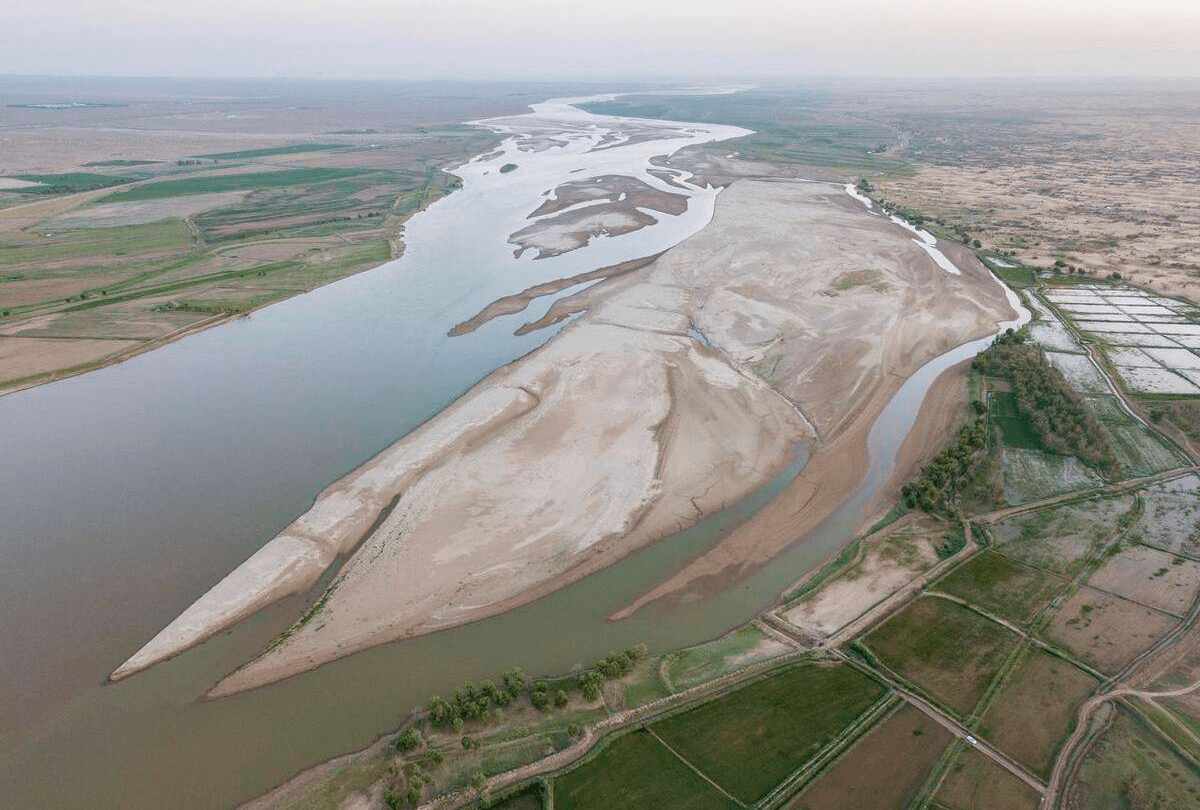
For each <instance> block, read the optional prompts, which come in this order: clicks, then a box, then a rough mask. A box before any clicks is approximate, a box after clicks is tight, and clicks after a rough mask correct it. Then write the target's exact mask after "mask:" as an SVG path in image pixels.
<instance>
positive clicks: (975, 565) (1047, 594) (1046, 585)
mask: <svg viewBox="0 0 1200 810" xmlns="http://www.w3.org/2000/svg"><path fill="white" fill-rule="evenodd" d="M1066 585H1067V581H1066V580H1065V579H1062V578H1061V577H1057V576H1055V575H1053V574H1049V573H1046V572H1045V571H1042V570H1040V569H1037V568H1031V567H1030V566H1028V565H1025V564H1023V563H1019V562H1016V561H1015V560H1010V559H1009V558H1008V557H1005V556H1003V555H1001V554H996V553H995V552H993V551H984V552H983V553H982V554H977V555H975V556H974V557H973V558H971V559H970V560H968V561H967V562H966V563H964V564H963V565H960V566H958V567H957V568H955V569H954V570H953V571H951V572H950V573H949V574H947V575H946V576H944V577H942V579H940V580H938V582H937V584H936V585H935V587H936V588H937V589H938V590H940V591H945V592H946V593H949V594H953V595H954V596H958V597H961V598H963V599H965V600H967V601H968V602H971V603H973V604H976V605H978V606H979V607H981V608H983V609H985V610H988V611H990V612H992V613H994V614H996V615H997V616H1000V617H1001V618H1004V619H1009V620H1011V621H1015V622H1018V623H1020V624H1027V623H1029V622H1030V621H1031V620H1032V619H1033V617H1034V616H1035V615H1036V614H1037V612H1038V611H1039V610H1040V609H1041V608H1042V607H1043V606H1045V605H1046V604H1047V603H1048V602H1049V601H1050V600H1051V599H1053V598H1054V596H1055V595H1056V594H1058V593H1059V592H1061V591H1062V589H1063V588H1065V587H1066Z"/></svg>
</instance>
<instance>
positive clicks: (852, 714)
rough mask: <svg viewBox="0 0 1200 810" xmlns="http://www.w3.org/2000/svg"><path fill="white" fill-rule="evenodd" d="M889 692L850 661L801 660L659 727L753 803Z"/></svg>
mask: <svg viewBox="0 0 1200 810" xmlns="http://www.w3.org/2000/svg"><path fill="white" fill-rule="evenodd" d="M883 694H884V689H883V687H882V686H880V685H879V684H878V683H876V682H875V681H873V680H871V679H870V678H868V677H867V676H865V675H863V674H862V673H860V672H859V671H858V670H856V669H853V668H851V667H849V666H845V665H839V666H833V667H824V666H816V665H808V666H799V667H794V668H792V669H788V670H786V671H784V672H781V673H779V674H778V675H773V676H771V677H769V678H765V679H763V680H760V681H757V682H755V683H752V684H750V685H749V686H745V687H743V688H741V689H739V690H737V691H736V692H734V693H732V694H730V695H727V696H725V697H722V698H719V699H717V700H714V701H712V702H709V703H706V704H704V705H702V706H698V707H697V708H695V709H691V710H689V711H686V712H683V713H682V714H677V715H675V716H673V717H669V718H667V719H666V720H662V721H660V722H658V723H655V724H654V726H652V730H653V731H654V732H655V733H656V734H658V735H659V736H660V737H661V738H662V739H663V740H664V741H665V742H666V743H667V745H669V746H671V747H672V748H674V749H675V750H676V751H678V752H679V754H680V755H681V756H683V758H684V759H686V760H687V761H688V762H690V763H691V764H692V765H694V766H696V767H697V768H699V769H700V770H701V771H702V772H704V774H705V775H707V776H708V777H709V778H710V779H712V780H713V781H714V782H716V783H717V784H718V785H720V786H721V787H722V788H724V789H725V790H726V791H728V792H729V793H730V794H731V795H733V796H735V797H737V798H738V799H740V800H741V801H743V802H746V803H753V802H756V801H758V800H759V799H760V798H762V797H763V796H764V795H766V794H767V792H769V791H770V790H771V789H772V788H773V787H775V786H776V785H777V784H779V783H780V782H782V781H783V780H784V778H786V777H787V776H788V775H789V774H791V773H792V772H793V771H795V770H796V769H797V768H799V767H800V766H801V765H803V764H804V763H805V762H807V761H808V760H809V759H810V758H811V757H812V756H813V755H814V754H815V753H817V752H818V751H819V750H821V748H823V747H824V746H825V745H826V744H828V743H829V742H830V741H831V740H832V739H833V738H834V737H836V736H837V734H838V733H839V732H840V731H841V730H842V729H844V728H845V727H846V726H848V725H850V723H852V722H853V721H854V720H855V718H857V717H859V716H860V715H861V714H862V713H863V712H865V711H866V710H867V709H868V708H869V707H870V706H871V704H873V703H874V702H875V701H877V700H878V699H879V698H880V697H882V696H883ZM626 806H632V805H626Z"/></svg>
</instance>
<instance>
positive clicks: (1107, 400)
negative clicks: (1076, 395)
mask: <svg viewBox="0 0 1200 810" xmlns="http://www.w3.org/2000/svg"><path fill="white" fill-rule="evenodd" d="M1083 400H1084V402H1085V403H1086V404H1087V406H1088V409H1089V410H1091V412H1092V416H1094V417H1096V419H1097V420H1099V421H1101V422H1121V423H1127V422H1129V414H1127V413H1126V412H1125V411H1124V410H1123V409H1122V408H1121V405H1120V403H1119V402H1118V401H1117V398H1116V397H1114V396H1112V395H1109V394H1092V395H1091V396H1087V397H1084V398H1083Z"/></svg>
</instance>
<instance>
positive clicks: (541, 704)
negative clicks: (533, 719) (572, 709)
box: [529, 689, 550, 712]
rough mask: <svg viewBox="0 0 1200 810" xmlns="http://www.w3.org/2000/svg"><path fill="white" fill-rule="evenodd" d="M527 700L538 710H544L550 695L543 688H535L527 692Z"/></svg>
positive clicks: (547, 705) (548, 704) (547, 706)
mask: <svg viewBox="0 0 1200 810" xmlns="http://www.w3.org/2000/svg"><path fill="white" fill-rule="evenodd" d="M529 702H530V703H532V704H533V708H535V709H537V710H538V711H542V712H544V711H546V709H547V708H549V706H550V695H549V694H548V693H547V692H546V691H545V690H544V689H535V690H534V691H533V692H531V693H530V694H529Z"/></svg>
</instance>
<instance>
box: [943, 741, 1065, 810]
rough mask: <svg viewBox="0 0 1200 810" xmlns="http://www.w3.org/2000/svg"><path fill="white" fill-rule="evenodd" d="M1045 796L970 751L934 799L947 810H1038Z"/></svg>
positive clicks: (968, 749) (956, 764)
mask: <svg viewBox="0 0 1200 810" xmlns="http://www.w3.org/2000/svg"><path fill="white" fill-rule="evenodd" d="M1041 798H1042V797H1041V795H1040V794H1039V793H1038V792H1037V791H1036V790H1034V789H1033V788H1031V787H1030V786H1029V785H1027V784H1025V783H1024V782H1022V781H1021V780H1020V779H1018V778H1017V777H1015V776H1013V775H1012V774H1011V773H1009V772H1008V771H1006V770H1004V768H1001V767H1000V766H999V765H997V764H996V763H994V762H992V761H991V760H990V759H988V758H987V757H985V756H984V755H983V754H981V753H979V752H978V751H976V750H975V749H974V748H967V749H965V750H964V751H963V752H962V753H961V754H959V756H958V759H957V760H956V761H955V763H954V765H952V766H951V768H950V772H949V773H948V774H947V775H946V779H945V781H943V782H942V786H941V788H939V789H938V792H937V795H936V796H935V797H934V804H933V806H934V807H938V808H944V810H1037V808H1038V807H1040V803H1041Z"/></svg>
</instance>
